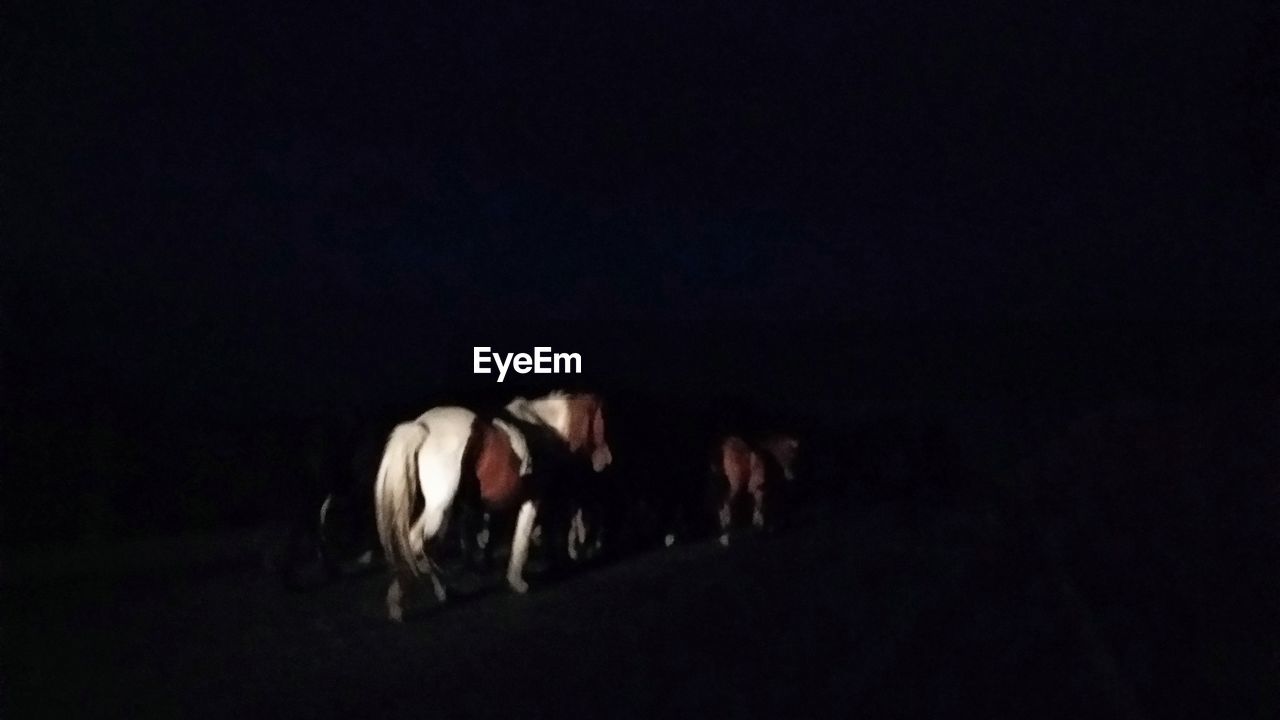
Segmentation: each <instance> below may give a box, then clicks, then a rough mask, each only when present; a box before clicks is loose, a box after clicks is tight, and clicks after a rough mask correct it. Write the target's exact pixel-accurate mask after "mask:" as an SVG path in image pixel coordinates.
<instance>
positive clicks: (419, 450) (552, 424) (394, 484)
mask: <svg viewBox="0 0 1280 720" xmlns="http://www.w3.org/2000/svg"><path fill="white" fill-rule="evenodd" d="M506 413H507V418H506V419H504V418H501V417H495V418H491V419H484V418H481V417H479V416H478V415H477V414H476V413H475V412H473V411H471V410H468V409H466V408H461V407H439V408H433V409H431V410H428V411H427V412H425V413H423V414H422V415H421V416H420V417H418V418H417V420H415V421H413V422H410V423H401V424H400V425H398V426H396V428H395V430H393V431H392V433H391V437H390V438H389V439H388V440H387V444H386V447H385V449H384V452H383V457H382V464H381V466H380V467H379V469H378V480H377V485H376V488H375V497H376V503H375V506H376V511H377V520H378V537H379V541H380V542H381V544H382V547H383V551H384V552H385V553H386V557H387V564H388V566H389V567H390V569H391V572H392V576H393V579H392V582H391V586H390V587H389V588H388V590H387V612H388V615H389V616H390V617H391V618H392V619H393V620H400V619H402V617H403V601H404V594H405V593H406V592H407V591H408V589H409V588H410V587H411V586H412V585H413V584H414V581H416V580H417V578H419V577H421V575H423V574H426V575H428V576H429V578H430V579H431V582H432V584H433V586H434V589H435V594H436V598H437V599H438V600H439V601H441V602H443V601H444V600H445V599H446V591H445V587H444V584H443V582H442V581H441V579H440V577H439V566H438V565H437V564H436V561H435V560H434V559H432V556H431V553H430V552H428V548H427V544H428V542H430V541H432V540H434V539H436V538H437V537H438V536H441V535H443V534H444V531H445V529H446V527H447V525H448V521H449V518H450V516H451V515H452V514H453V513H454V511H455V507H456V505H457V503H456V502H455V501H456V500H457V499H458V495H459V493H462V494H463V497H464V498H466V499H475V500H478V504H479V505H480V507H482V508H484V510H485V511H487V512H495V513H500V512H509V511H512V510H514V509H516V508H519V510H518V515H517V518H516V524H515V531H514V536H513V538H512V543H511V558H510V562H509V564H508V568H507V582H508V584H509V585H510V586H511V588H512V589H513V590H514V591H516V592H519V593H524V592H527V591H528V583H527V582H526V581H525V580H524V577H523V576H524V565H525V561H526V559H527V557H528V550H529V537H530V534H531V532H532V528H533V523H534V520H535V517H536V515H537V508H538V502H539V500H540V499H541V495H542V491H543V488H541V487H539V485H540V483H534V482H531V481H530V480H531V476H532V473H533V472H534V470H535V467H534V462H535V460H538V461H539V462H541V458H540V457H538V458H535V455H536V454H537V453H534V452H531V450H530V446H531V444H535V440H536V442H540V443H545V440H543V438H550V439H551V442H552V443H553V444H557V445H560V446H561V447H563V448H564V449H566V450H567V451H568V454H569V455H570V456H571V457H582V458H589V459H590V461H591V466H592V469H593V470H594V471H595V472H601V471H603V470H604V469H605V468H606V467H608V465H609V464H610V463H611V462H612V460H613V455H612V452H611V451H610V449H609V445H608V442H607V441H606V440H605V427H604V416H603V412H602V403H601V401H600V399H599V398H598V397H597V396H595V395H591V394H574V395H570V394H566V393H560V392H556V393H552V394H550V395H547V396H545V397H541V398H537V399H534V400H527V399H525V398H517V399H515V400H513V401H512V402H511V403H509V404H508V405H507V407H506ZM530 435H534V436H536V439H535V438H531V437H529V436H530ZM540 476H543V477H542V479H543V480H544V481H546V482H554V478H546V477H545V474H544V473H541V472H540ZM415 514H416V518H415Z"/></svg>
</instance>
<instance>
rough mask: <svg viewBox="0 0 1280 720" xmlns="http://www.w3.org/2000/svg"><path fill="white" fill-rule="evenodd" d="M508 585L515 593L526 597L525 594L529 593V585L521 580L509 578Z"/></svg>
mask: <svg viewBox="0 0 1280 720" xmlns="http://www.w3.org/2000/svg"><path fill="white" fill-rule="evenodd" d="M507 584H508V585H510V586H511V589H512V590H513V591H515V592H517V593H519V594H521V595H524V594H525V593H527V592H529V583H528V582H526V581H524V580H523V579H521V578H518V577H509V578H507Z"/></svg>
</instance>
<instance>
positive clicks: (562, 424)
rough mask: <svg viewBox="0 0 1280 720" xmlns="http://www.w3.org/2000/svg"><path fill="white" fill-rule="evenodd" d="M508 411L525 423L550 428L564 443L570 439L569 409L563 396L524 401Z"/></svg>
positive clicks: (510, 407)
mask: <svg viewBox="0 0 1280 720" xmlns="http://www.w3.org/2000/svg"><path fill="white" fill-rule="evenodd" d="M507 411H508V412H509V413H511V414H512V415H514V416H515V417H518V418H520V419H521V420H524V421H525V422H528V423H531V424H535V425H542V426H544V427H547V428H550V429H551V430H553V431H555V433H556V435H557V436H559V438H560V439H561V440H562V441H563V440H566V439H567V438H568V435H569V407H568V404H567V402H566V400H565V398H564V397H563V396H558V395H557V396H551V397H545V398H538V399H536V400H523V401H520V402H516V403H512V405H509V406H508V407H507Z"/></svg>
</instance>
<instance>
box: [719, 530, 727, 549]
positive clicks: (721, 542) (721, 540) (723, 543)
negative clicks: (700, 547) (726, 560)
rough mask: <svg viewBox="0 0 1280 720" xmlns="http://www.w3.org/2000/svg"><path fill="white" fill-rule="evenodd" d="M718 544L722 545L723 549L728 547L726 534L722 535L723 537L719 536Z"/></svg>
mask: <svg viewBox="0 0 1280 720" xmlns="http://www.w3.org/2000/svg"><path fill="white" fill-rule="evenodd" d="M720 544H721V545H723V546H725V547H729V535H728V533H726V534H724V535H721V536H720Z"/></svg>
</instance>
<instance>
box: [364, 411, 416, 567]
mask: <svg viewBox="0 0 1280 720" xmlns="http://www.w3.org/2000/svg"><path fill="white" fill-rule="evenodd" d="M427 434H428V430H427V427H426V426H425V425H422V424H419V423H416V422H414V423H400V424H399V425H397V426H396V428H395V429H394V430H392V431H391V437H390V438H388V439H387V445H386V449H385V450H384V451H383V454H382V464H381V465H380V466H379V467H378V481H377V484H376V485H375V488H374V494H375V503H374V504H375V506H376V509H377V520H378V540H379V541H380V542H381V543H382V550H383V552H384V553H385V554H386V557H387V564H388V565H389V566H390V568H391V571H392V572H393V573H397V574H403V573H408V574H409V575H411V576H413V577H417V576H418V575H419V572H418V563H417V559H418V557H419V556H420V555H421V554H422V552H423V542H424V538H422V537H421V533H419V532H414V531H415V530H417V529H418V528H416V527H415V526H416V523H414V522H413V514H414V509H415V505H417V504H418V497H419V495H420V493H421V490H420V489H419V488H418V459H417V455H418V450H419V448H421V447H422V444H423V443H425V442H426V440H427Z"/></svg>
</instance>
